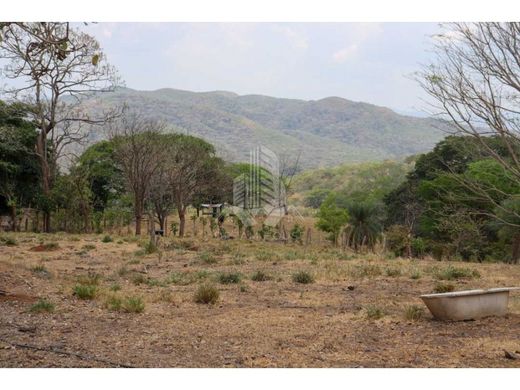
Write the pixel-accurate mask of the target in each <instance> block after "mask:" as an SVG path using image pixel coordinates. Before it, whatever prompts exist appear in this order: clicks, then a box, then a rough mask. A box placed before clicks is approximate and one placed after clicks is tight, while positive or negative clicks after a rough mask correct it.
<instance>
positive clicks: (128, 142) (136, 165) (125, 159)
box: [109, 113, 169, 235]
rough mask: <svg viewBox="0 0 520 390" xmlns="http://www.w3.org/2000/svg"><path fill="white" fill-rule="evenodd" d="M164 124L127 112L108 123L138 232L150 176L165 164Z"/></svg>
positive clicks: (150, 180)
mask: <svg viewBox="0 0 520 390" xmlns="http://www.w3.org/2000/svg"><path fill="white" fill-rule="evenodd" d="M165 128H166V126H165V125H164V124H163V123H161V122H158V121H154V120H151V119H147V118H145V117H143V116H142V115H140V114H138V113H128V114H126V115H124V116H122V117H121V118H119V119H118V120H117V121H115V122H114V123H112V125H111V127H110V130H109V134H110V137H111V141H112V142H113V144H114V155H115V158H116V161H117V162H118V163H119V164H120V166H121V170H122V171H123V173H124V176H125V179H126V184H127V187H128V190H129V191H130V193H131V194H132V196H133V203H134V217H135V234H136V235H140V234H141V222H142V219H143V214H144V212H145V205H146V202H147V201H148V200H149V199H150V190H151V187H152V182H153V180H154V176H155V175H156V174H157V172H159V170H160V169H161V167H162V166H163V165H164V164H165V159H166V152H167V151H168V152H169V150H168V143H167V142H165V136H164V135H163V134H162V133H163V131H164V130H165Z"/></svg>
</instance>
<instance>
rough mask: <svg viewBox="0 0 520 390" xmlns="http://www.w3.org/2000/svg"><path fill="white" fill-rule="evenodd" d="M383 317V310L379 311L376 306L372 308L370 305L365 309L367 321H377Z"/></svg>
mask: <svg viewBox="0 0 520 390" xmlns="http://www.w3.org/2000/svg"><path fill="white" fill-rule="evenodd" d="M384 315H385V312H384V310H383V309H381V308H380V307H378V306H373V305H370V306H367V307H366V308H365V316H366V317H367V318H368V319H369V320H378V319H380V318H383V317H384Z"/></svg>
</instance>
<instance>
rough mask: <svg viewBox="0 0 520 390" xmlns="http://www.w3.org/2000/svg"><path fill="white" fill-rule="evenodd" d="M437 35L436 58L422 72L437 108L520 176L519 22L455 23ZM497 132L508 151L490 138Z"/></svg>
mask: <svg viewBox="0 0 520 390" xmlns="http://www.w3.org/2000/svg"><path fill="white" fill-rule="evenodd" d="M446 30H447V31H446V33H445V34H442V35H439V36H437V37H436V38H437V40H436V45H435V52H436V55H437V61H436V63H435V64H432V65H430V66H428V67H426V68H425V69H423V71H422V72H421V73H420V74H419V82H420V83H421V85H422V87H423V88H424V89H425V90H426V92H428V94H429V95H430V96H432V97H433V98H434V104H433V105H434V107H435V109H436V110H437V112H436V113H437V114H438V115H440V116H441V117H443V118H446V119H448V120H450V121H451V122H452V123H453V124H454V125H455V126H456V129H457V130H458V132H459V133H462V134H467V135H470V136H472V137H474V138H475V139H477V140H478V141H479V143H480V145H481V146H482V148H483V150H485V151H486V152H487V154H488V155H489V156H491V157H493V158H494V159H495V160H496V161H497V162H499V163H500V164H501V165H502V166H503V167H504V168H505V169H506V170H507V171H509V172H511V174H513V175H514V176H515V177H516V178H517V180H518V181H520V156H519V149H518V145H519V143H520V23H472V24H467V23H454V24H449V25H447V26H446ZM489 136H495V137H497V138H498V139H500V140H501V141H502V142H503V145H504V147H505V148H506V149H507V152H508V153H507V155H508V156H507V157H508V158H504V156H503V155H500V153H499V152H498V151H497V150H496V148H493V147H492V144H490V143H489V142H486V141H487V140H486V138H488V137H489Z"/></svg>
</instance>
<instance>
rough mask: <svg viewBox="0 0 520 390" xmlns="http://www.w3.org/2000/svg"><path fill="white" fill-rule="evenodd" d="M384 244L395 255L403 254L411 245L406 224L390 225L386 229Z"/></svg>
mask: <svg viewBox="0 0 520 390" xmlns="http://www.w3.org/2000/svg"><path fill="white" fill-rule="evenodd" d="M386 244H387V246H388V249H390V250H391V251H392V252H393V253H394V255H395V256H405V255H406V254H407V250H408V248H410V247H411V245H412V240H411V234H410V232H409V230H408V229H407V228H406V226H402V225H392V226H390V227H389V228H388V230H387V231H386Z"/></svg>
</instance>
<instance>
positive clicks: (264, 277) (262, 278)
mask: <svg viewBox="0 0 520 390" xmlns="http://www.w3.org/2000/svg"><path fill="white" fill-rule="evenodd" d="M271 279H272V277H271V276H270V275H268V274H266V273H265V272H264V271H256V272H255V273H254V274H253V275H251V280H252V281H254V282H266V281H268V280H271Z"/></svg>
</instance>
